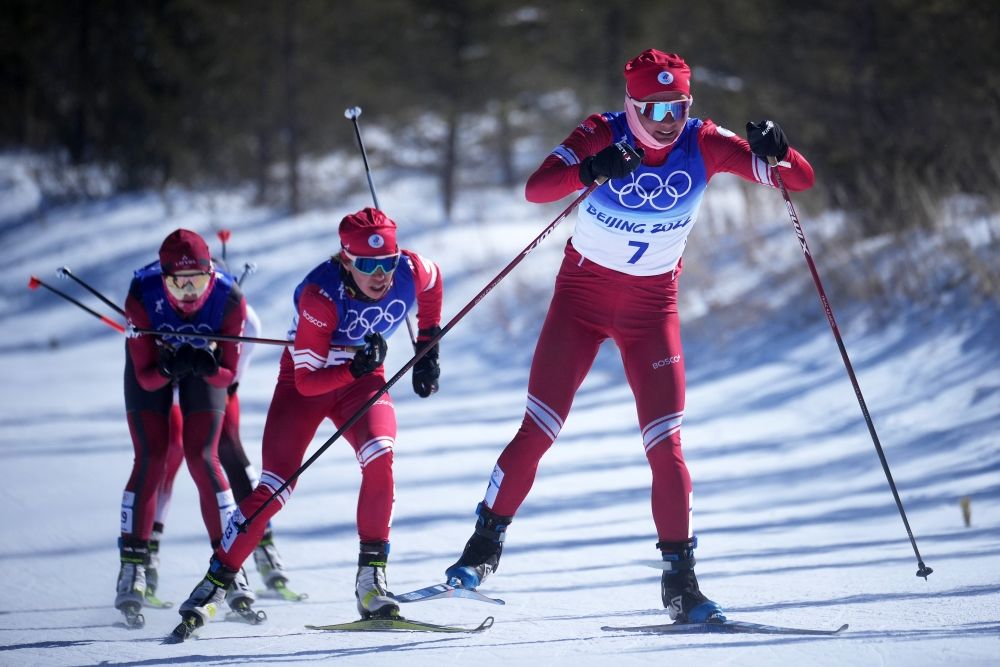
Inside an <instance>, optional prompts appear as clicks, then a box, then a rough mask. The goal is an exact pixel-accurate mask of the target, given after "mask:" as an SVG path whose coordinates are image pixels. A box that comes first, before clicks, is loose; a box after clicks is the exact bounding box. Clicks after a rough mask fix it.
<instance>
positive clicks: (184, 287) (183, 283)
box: [164, 273, 212, 298]
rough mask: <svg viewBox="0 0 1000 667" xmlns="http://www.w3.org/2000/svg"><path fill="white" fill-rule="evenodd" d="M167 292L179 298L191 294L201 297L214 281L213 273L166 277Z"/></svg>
mask: <svg viewBox="0 0 1000 667" xmlns="http://www.w3.org/2000/svg"><path fill="white" fill-rule="evenodd" d="M164 278H165V280H164V283H165V284H166V286H167V290H169V291H170V293H171V294H173V295H174V296H175V297H177V298H182V297H185V296H189V295H191V294H194V295H198V296H200V295H201V293H202V292H204V291H205V289H206V288H207V287H208V283H209V282H210V281H211V280H212V274H211V273H194V274H191V275H187V276H172V275H171V276H164Z"/></svg>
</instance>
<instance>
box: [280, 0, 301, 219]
mask: <svg viewBox="0 0 1000 667" xmlns="http://www.w3.org/2000/svg"><path fill="white" fill-rule="evenodd" d="M295 4H296V3H295V0H286V2H285V12H284V34H283V40H282V48H281V55H282V65H283V67H284V81H285V123H284V125H285V134H286V138H285V142H286V143H285V150H286V157H287V162H288V210H289V211H290V212H291V213H293V214H294V213H298V212H299V211H300V210H301V202H300V199H299V197H300V193H299V119H298V105H297V99H296V97H297V95H298V86H297V83H298V82H297V81H296V78H295V56H296V52H295V34H294V22H295V15H294V10H295Z"/></svg>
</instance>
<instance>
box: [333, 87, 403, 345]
mask: <svg viewBox="0 0 1000 667" xmlns="http://www.w3.org/2000/svg"><path fill="white" fill-rule="evenodd" d="M360 115H361V107H348V108H347V109H344V118H347V119H349V120H350V121H351V122H352V123H353V124H354V136H356V137H357V138H358V147H359V148H361V159H362V160H363V161H364V163H365V176H367V177H368V189H369V190H371V193H372V203H373V204H375V208H377V209H378V210H380V211H381V210H382V207H381V206H379V204H378V195H377V194H375V181H374V180H373V179H372V170H371V167H369V166H368V151H366V150H365V142H364V140H362V139H361V126H360V125H358V116H360ZM406 330H407V331H408V332H409V334H410V343H412V344H413V349H417V336H416V335H415V334H414V333H413V323H411V322H410V316H409V314H407V315H406Z"/></svg>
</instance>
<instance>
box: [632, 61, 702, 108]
mask: <svg viewBox="0 0 1000 667" xmlns="http://www.w3.org/2000/svg"><path fill="white" fill-rule="evenodd" d="M625 90H626V91H627V92H628V94H629V96H630V97H631V98H632V99H634V100H644V99H646V98H647V97H649V96H650V95H655V94H656V93H662V92H664V91H677V92H680V93H684V94H685V95H690V94H691V68H690V67H688V64H687V63H686V62H684V59H683V58H681V57H680V56H679V55H677V54H676V53H664V52H663V51H657V50H656V49H646V50H645V51H643V52H642V53H640V54H639V55H637V56H636V57H635V58H632V60H630V61H628V62H627V63H625Z"/></svg>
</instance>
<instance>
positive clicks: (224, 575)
mask: <svg viewBox="0 0 1000 667" xmlns="http://www.w3.org/2000/svg"><path fill="white" fill-rule="evenodd" d="M237 574H238V572H237V571H236V570H230V569H229V568H228V567H226V566H225V565H223V564H222V562H221V561H220V560H219V559H218V558H216V557H215V556H212V559H211V560H210V561H209V562H208V572H206V573H205V578H204V579H202V580H201V581H200V582H199V583H198V585H197V586H195V587H194V590H193V591H191V595H189V596H188V599H187V600H185V601H184V602H183V603H182V604H181V606H180V609H179V610H178V611H179V613H180V615H181V623H180V625H178V626H177V627H176V628H174V631H173V633H171V634H170V636H168V637H167V638H166V639H165V640H164V641H165V643H168V644H174V643H178V642H182V641H184V640H185V639H187V638H188V637H190V636H191V635H192V634H194V631H195V630H197V629H198V628H200V627H202V626H204V625H205V624H206V623H208V621H209V620H210V619H212V618H213V617H214V616H215V612H216V610H217V609H218V608H219V606H220V605H221V604H222V602H223V600H225V599H226V589H227V588H229V586H230V584H232V583H233V581H234V580H235V579H236V575H237Z"/></svg>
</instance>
